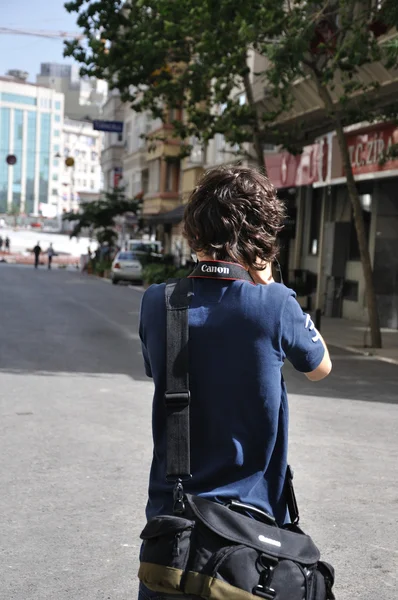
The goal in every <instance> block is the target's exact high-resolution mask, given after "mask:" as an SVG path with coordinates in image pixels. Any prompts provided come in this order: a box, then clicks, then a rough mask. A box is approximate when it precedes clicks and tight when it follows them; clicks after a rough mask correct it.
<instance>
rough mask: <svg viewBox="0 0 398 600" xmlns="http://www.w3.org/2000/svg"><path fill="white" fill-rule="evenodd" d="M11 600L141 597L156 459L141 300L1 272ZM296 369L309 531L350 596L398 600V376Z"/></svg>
mask: <svg viewBox="0 0 398 600" xmlns="http://www.w3.org/2000/svg"><path fill="white" fill-rule="evenodd" d="M0 286H1V289H0V315H1V339H0V390H1V395H0V440H1V441H0V456H1V469H0V490H1V493H0V519H1V521H0V522H1V528H0V532H1V535H0V573H1V585H0V599H1V600H133V599H134V598H136V595H137V589H138V583H137V579H136V572H137V568H138V551H139V546H140V540H139V533H140V530H141V529H142V527H143V524H144V508H145V501H146V488H147V479H148V470H149V465H150V459H151V454H152V447H151V414H150V413H151V396H152V384H151V382H150V380H148V379H147V378H146V377H145V375H144V370H143V365H142V359H141V356H140V343H139V337H138V333H137V330H138V328H137V323H138V315H139V306H140V301H141V297H142V292H141V291H140V289H138V288H137V289H134V288H130V287H128V286H112V285H109V284H108V283H107V282H105V281H101V280H99V279H96V278H89V277H87V276H82V275H80V274H79V273H72V272H68V271H47V270H46V269H44V268H43V269H39V270H38V271H35V270H34V269H33V268H31V267H29V268H28V267H22V266H20V267H18V266H11V265H0ZM331 354H332V360H333V364H334V371H333V374H332V375H331V376H330V377H329V378H327V379H326V380H325V381H324V382H321V383H318V384H315V383H310V382H309V381H307V380H306V379H305V377H304V376H303V375H301V374H299V373H295V372H293V370H292V369H291V368H290V367H286V369H285V370H286V373H285V375H286V378H287V381H288V389H289V391H290V411H291V415H290V419H291V434H290V435H291V437H290V461H291V463H292V466H293V467H294V469H295V475H296V476H295V483H296V493H297V496H298V501H299V507H300V508H301V525H302V527H303V529H304V530H305V531H306V532H308V533H309V534H310V535H312V536H313V538H314V540H315V542H316V543H317V544H318V545H319V547H320V548H321V551H322V555H323V558H324V559H325V560H327V561H328V562H331V563H332V564H333V565H334V566H335V568H336V586H335V593H336V598H337V600H375V599H377V600H396V598H397V592H396V588H397V587H398V491H397V476H398V471H397V463H398V442H397V423H398V366H395V365H391V364H387V363H383V362H380V361H377V360H375V359H374V358H371V357H370V358H369V357H363V356H359V355H354V354H349V353H348V352H344V351H343V350H338V349H334V348H332V349H331Z"/></svg>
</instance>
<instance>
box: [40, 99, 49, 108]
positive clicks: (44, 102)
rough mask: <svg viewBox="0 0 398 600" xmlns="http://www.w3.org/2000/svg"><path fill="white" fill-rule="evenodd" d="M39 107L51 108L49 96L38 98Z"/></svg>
mask: <svg viewBox="0 0 398 600" xmlns="http://www.w3.org/2000/svg"><path fill="white" fill-rule="evenodd" d="M40 108H43V109H44V110H49V109H50V108H51V100H50V98H40Z"/></svg>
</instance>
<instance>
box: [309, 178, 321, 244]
mask: <svg viewBox="0 0 398 600" xmlns="http://www.w3.org/2000/svg"><path fill="white" fill-rule="evenodd" d="M322 194H323V191H322V190H319V189H318V190H313V194H312V198H311V217H310V239H309V247H308V253H309V254H312V256H317V255H318V251H319V234H320V230H321V211H322Z"/></svg>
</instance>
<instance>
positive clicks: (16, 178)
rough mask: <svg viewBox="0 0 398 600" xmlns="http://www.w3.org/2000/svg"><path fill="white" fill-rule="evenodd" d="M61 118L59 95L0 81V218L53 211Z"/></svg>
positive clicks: (12, 80)
mask: <svg viewBox="0 0 398 600" xmlns="http://www.w3.org/2000/svg"><path fill="white" fill-rule="evenodd" d="M63 115H64V96H63V94H60V93H58V92H55V91H54V90H51V89H48V88H44V87H42V86H39V85H35V84H31V83H27V82H25V81H22V80H18V79H15V78H12V77H0V213H6V212H10V211H18V212H20V213H22V214H32V215H38V214H40V213H42V214H45V213H46V212H47V211H48V209H49V207H50V206H52V207H56V206H57V204H58V201H59V194H60V175H61V169H62V160H61V158H62V153H63V147H62V130H63V120H64V116H63ZM10 155H12V156H15V158H16V162H15V164H14V165H10V164H7V162H6V160H7V156H10Z"/></svg>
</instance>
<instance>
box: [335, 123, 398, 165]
mask: <svg viewBox="0 0 398 600" xmlns="http://www.w3.org/2000/svg"><path fill="white" fill-rule="evenodd" d="M346 138H347V143H348V151H349V153H350V158H351V164H352V170H353V172H354V175H361V174H363V173H377V172H378V171H390V170H392V169H398V159H397V158H393V159H388V160H387V161H386V162H384V163H383V162H381V161H383V157H384V156H385V155H386V153H388V151H389V150H390V148H391V146H393V145H394V144H398V127H396V126H395V125H391V123H387V124H383V125H377V126H375V127H372V128H369V129H367V130H365V131H361V132H358V133H355V134H348V135H347V136H346ZM342 175H345V173H344V169H342Z"/></svg>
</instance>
